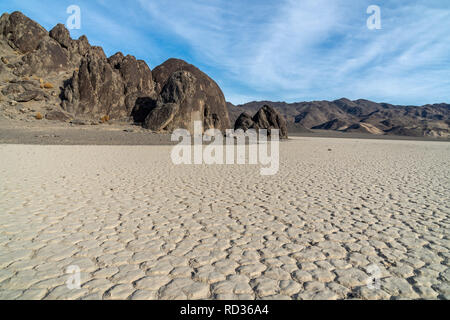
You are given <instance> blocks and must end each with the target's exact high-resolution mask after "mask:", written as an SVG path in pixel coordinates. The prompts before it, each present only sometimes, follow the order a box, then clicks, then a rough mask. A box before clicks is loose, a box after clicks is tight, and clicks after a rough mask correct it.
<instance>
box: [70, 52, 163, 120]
mask: <svg viewBox="0 0 450 320" xmlns="http://www.w3.org/2000/svg"><path fill="white" fill-rule="evenodd" d="M145 96H148V97H154V98H155V99H156V96H155V91H154V84H153V78H152V73H151V70H150V68H149V67H148V66H147V64H146V63H145V62H144V61H140V60H136V58H135V57H133V56H126V57H124V56H123V54H122V53H117V54H115V55H114V56H112V57H110V58H109V59H107V58H106V56H105V54H104V53H103V50H101V48H99V47H92V48H90V49H89V52H88V54H87V55H86V56H85V57H84V58H83V59H82V60H81V65H80V68H79V70H77V71H75V72H74V75H73V78H72V79H71V80H70V82H69V83H68V85H67V86H66V88H65V91H64V98H65V99H64V101H63V108H64V109H65V110H67V111H68V112H71V113H73V114H74V115H84V116H86V117H87V116H94V117H102V116H104V115H108V116H109V117H110V118H111V119H127V118H129V117H130V115H131V113H132V111H133V108H134V106H135V105H136V101H137V99H138V98H140V97H145Z"/></svg>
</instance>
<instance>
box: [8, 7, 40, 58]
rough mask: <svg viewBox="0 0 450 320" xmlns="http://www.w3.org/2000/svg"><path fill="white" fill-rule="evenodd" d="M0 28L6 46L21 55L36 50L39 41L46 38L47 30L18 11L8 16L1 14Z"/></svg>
mask: <svg viewBox="0 0 450 320" xmlns="http://www.w3.org/2000/svg"><path fill="white" fill-rule="evenodd" d="M0 28H1V31H2V34H3V36H4V37H5V39H6V40H7V41H8V44H9V45H10V46H11V47H12V48H14V49H17V50H19V51H20V52H21V53H28V52H31V51H33V50H35V49H37V47H38V45H39V43H40V42H41V40H42V39H43V38H44V37H45V36H47V30H45V29H44V28H43V27H42V26H41V25H39V24H38V23H37V22H35V21H33V20H31V19H30V18H28V17H26V16H25V15H24V14H22V13H21V12H18V11H15V12H13V13H11V14H10V15H8V14H7V13H5V14H3V16H2V18H1V22H0Z"/></svg>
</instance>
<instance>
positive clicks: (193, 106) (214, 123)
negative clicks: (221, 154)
mask: <svg viewBox="0 0 450 320" xmlns="http://www.w3.org/2000/svg"><path fill="white" fill-rule="evenodd" d="M153 78H154V80H155V83H156V91H157V92H158V93H160V98H159V100H158V103H157V106H156V107H155V108H153V109H152V110H150V113H149V115H148V120H147V119H146V121H145V124H144V126H145V127H147V128H149V129H153V128H160V130H163V129H164V130H167V131H172V130H174V129H177V128H184V129H187V130H189V131H191V132H193V128H194V121H202V122H203V128H204V130H207V129H210V128H216V129H219V130H221V131H223V132H224V131H225V130H226V129H229V128H230V119H229V116H228V110H227V107H226V102H225V97H224V95H223V92H222V90H220V88H219V86H218V85H217V84H216V83H215V82H214V80H212V79H211V78H210V77H208V76H207V75H206V74H205V73H203V72H202V71H200V70H199V69H198V68H196V67H195V66H193V65H191V64H188V63H187V62H185V61H183V60H179V59H169V60H167V61H166V62H164V63H163V64H162V65H160V66H158V67H156V68H155V69H154V70H153ZM173 104H176V105H177V107H174V105H173ZM164 106H166V107H167V108H169V110H164V108H165V107H164ZM159 112H161V113H163V115H165V116H157V115H153V114H152V113H159ZM157 119H164V121H162V122H161V123H159V124H158V123H155V121H156V120H157ZM169 119H171V120H170V121H168V120H169ZM163 125H164V126H163Z"/></svg>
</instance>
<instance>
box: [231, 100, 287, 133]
mask: <svg viewBox="0 0 450 320" xmlns="http://www.w3.org/2000/svg"><path fill="white" fill-rule="evenodd" d="M234 129H235V130H238V129H242V130H244V131H247V130H248V129H256V130H257V129H267V133H268V134H269V135H270V134H271V130H272V129H278V130H279V134H280V139H287V138H288V132H287V124H286V120H285V119H284V118H283V116H282V115H281V114H280V113H279V112H278V111H276V110H275V109H274V108H272V107H271V106H268V105H264V106H263V107H262V108H261V109H259V110H258V112H257V113H256V114H255V115H254V116H253V117H252V118H250V115H249V114H248V113H246V112H244V113H242V114H241V115H240V116H239V118H238V119H237V120H236V123H235V125H234Z"/></svg>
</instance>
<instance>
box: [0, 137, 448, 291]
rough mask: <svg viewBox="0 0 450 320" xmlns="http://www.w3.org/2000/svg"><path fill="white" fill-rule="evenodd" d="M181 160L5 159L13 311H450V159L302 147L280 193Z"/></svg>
mask: <svg viewBox="0 0 450 320" xmlns="http://www.w3.org/2000/svg"><path fill="white" fill-rule="evenodd" d="M328 149H331V151H328ZM170 150H171V147H170V146H144V147H142V146H140V147H139V146H25V145H0V155H1V157H0V164H1V166H0V177H1V179H0V221H1V223H0V299H348V298H360V299H398V298H407V299H419V298H424V299H448V298H450V268H449V264H450V263H449V258H450V252H449V248H450V240H449V237H450V220H449V215H450V160H449V159H450V144H448V143H445V142H444V143H443V142H419V141H379V140H352V139H321V138H295V139H293V140H290V141H288V142H283V143H281V144H280V154H281V159H280V160H281V164H280V171H279V172H278V174H277V175H275V176H265V177H264V176H260V174H259V169H260V166H254V165H233V166H225V165H223V166H221V165H214V166H206V165H200V166H194V165H190V166H186V165H184V166H174V165H172V163H171V160H170ZM73 265H76V266H78V267H79V268H80V270H81V289H79V290H77V289H75V290H70V289H68V288H67V286H66V281H67V279H68V277H69V275H68V274H66V270H67V267H69V266H73ZM374 275H378V276H379V277H377V279H378V280H375V281H373V283H374V284H375V285H374V287H372V288H370V287H368V286H367V283H368V281H369V282H370V280H371V279H373V276H374Z"/></svg>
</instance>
